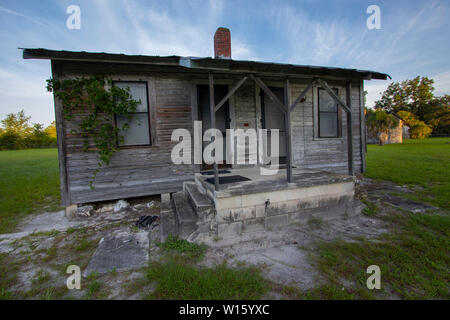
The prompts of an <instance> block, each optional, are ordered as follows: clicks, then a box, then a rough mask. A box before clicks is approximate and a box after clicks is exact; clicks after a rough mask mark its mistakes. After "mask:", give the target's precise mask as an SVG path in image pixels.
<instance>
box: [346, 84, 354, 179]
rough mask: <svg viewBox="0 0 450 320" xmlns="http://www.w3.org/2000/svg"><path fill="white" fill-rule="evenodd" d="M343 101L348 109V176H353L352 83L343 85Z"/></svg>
mask: <svg viewBox="0 0 450 320" xmlns="http://www.w3.org/2000/svg"><path fill="white" fill-rule="evenodd" d="M345 100H346V102H347V106H348V108H349V110H350V111H349V112H347V144H348V174H349V175H351V176H352V175H353V174H354V169H353V123H352V112H351V107H352V83H351V81H347V83H346V84H345Z"/></svg>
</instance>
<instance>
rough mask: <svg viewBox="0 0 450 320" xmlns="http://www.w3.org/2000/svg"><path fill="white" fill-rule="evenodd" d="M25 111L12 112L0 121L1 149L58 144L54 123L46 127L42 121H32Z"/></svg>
mask: <svg viewBox="0 0 450 320" xmlns="http://www.w3.org/2000/svg"><path fill="white" fill-rule="evenodd" d="M30 120H31V117H27V116H26V115H25V111H24V110H21V111H19V112H18V113H10V114H8V115H7V116H6V117H5V119H3V120H1V121H0V123H1V125H2V128H0V150H16V149H26V148H43V147H54V146H56V130H53V128H54V127H55V125H54V123H53V124H51V125H50V126H48V127H47V128H44V126H43V125H42V124H40V123H34V124H31V123H30Z"/></svg>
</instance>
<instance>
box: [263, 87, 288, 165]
mask: <svg viewBox="0 0 450 320" xmlns="http://www.w3.org/2000/svg"><path fill="white" fill-rule="evenodd" d="M270 90H271V91H272V92H273V93H274V94H275V95H276V96H277V98H278V99H279V100H280V101H281V102H282V103H284V89H283V88H270ZM261 115H262V119H261V120H262V123H261V127H262V128H263V129H267V148H268V151H269V152H268V154H269V155H271V136H270V135H271V133H270V130H271V129H279V130H280V131H279V135H280V139H279V153H280V160H279V161H280V162H279V163H286V122H285V115H284V112H283V111H281V110H280V108H278V107H277V106H276V104H275V102H274V101H272V99H270V97H269V96H268V95H267V94H266V93H264V92H263V91H261Z"/></svg>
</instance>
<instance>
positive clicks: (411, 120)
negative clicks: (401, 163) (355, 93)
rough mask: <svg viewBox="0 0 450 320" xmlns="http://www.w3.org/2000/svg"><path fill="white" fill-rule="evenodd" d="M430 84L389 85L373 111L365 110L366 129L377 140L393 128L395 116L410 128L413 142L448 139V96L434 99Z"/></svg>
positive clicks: (420, 81)
mask: <svg viewBox="0 0 450 320" xmlns="http://www.w3.org/2000/svg"><path fill="white" fill-rule="evenodd" d="M433 84H434V80H433V79H430V78H427V77H420V76H418V77H416V78H414V79H411V80H405V81H402V82H393V83H391V84H390V85H389V86H388V88H387V89H386V90H385V91H384V92H383V95H382V96H381V99H380V100H378V101H376V102H375V108H374V109H368V108H366V120H367V127H368V129H369V130H371V131H372V132H374V133H376V134H377V135H378V136H379V137H380V136H381V134H382V133H386V132H387V131H389V130H391V129H393V128H395V127H396V126H397V125H398V120H397V118H396V117H394V116H393V115H392V114H393V113H394V114H395V115H397V116H398V117H400V118H401V119H402V120H403V122H404V123H405V124H406V125H407V126H408V127H409V133H410V137H411V138H412V139H423V138H427V137H429V136H430V135H433V136H450V95H444V96H435V95H434V87H433ZM380 144H382V141H381V138H380Z"/></svg>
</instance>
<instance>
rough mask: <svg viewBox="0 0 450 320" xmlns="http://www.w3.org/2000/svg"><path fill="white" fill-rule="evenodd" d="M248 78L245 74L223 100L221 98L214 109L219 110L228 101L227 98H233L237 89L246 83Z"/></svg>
mask: <svg viewBox="0 0 450 320" xmlns="http://www.w3.org/2000/svg"><path fill="white" fill-rule="evenodd" d="M247 79H248V77H247V76H244V77H243V78H242V79H241V80H239V82H238V83H237V84H236V85H235V86H234V87H233V88H232V89H231V90H230V92H228V93H227V95H226V96H225V97H224V98H223V99H222V100H220V102H219V103H218V104H217V106H216V107H215V108H214V111H215V112H217V111H218V110H219V109H220V108H221V107H222V106H223V105H224V104H225V102H227V100H228V99H230V98H231V96H232V95H233V94H234V93H235V92H236V90H237V89H239V88H240V87H241V86H242V85H243V84H244V82H245V80H247Z"/></svg>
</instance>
